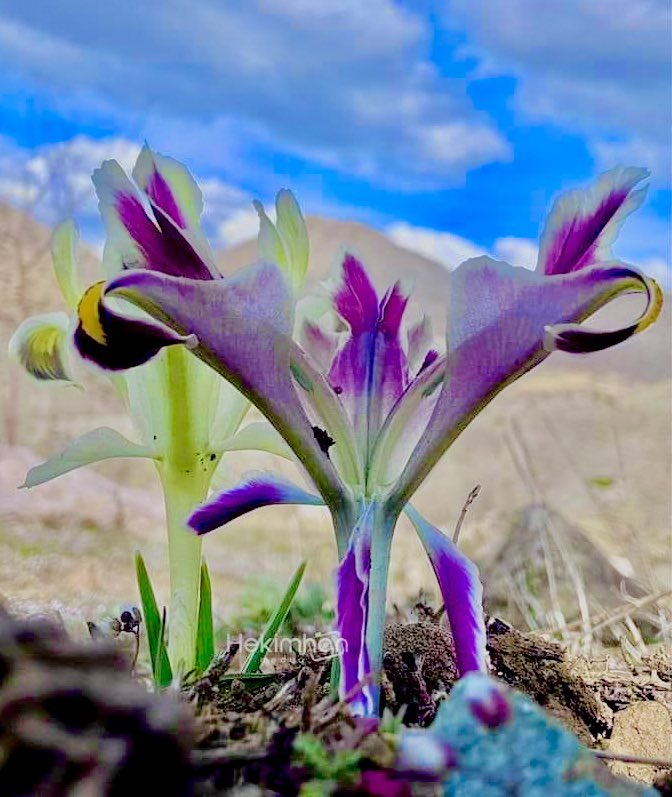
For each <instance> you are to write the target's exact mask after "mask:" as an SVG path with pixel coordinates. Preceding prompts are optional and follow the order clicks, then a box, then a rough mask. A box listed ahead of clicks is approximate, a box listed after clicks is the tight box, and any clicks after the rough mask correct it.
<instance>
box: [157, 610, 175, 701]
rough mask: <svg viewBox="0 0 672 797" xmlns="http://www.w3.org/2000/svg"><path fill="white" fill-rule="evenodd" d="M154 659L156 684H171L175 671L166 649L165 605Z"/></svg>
mask: <svg viewBox="0 0 672 797" xmlns="http://www.w3.org/2000/svg"><path fill="white" fill-rule="evenodd" d="M154 660H155V661H156V667H155V669H154V683H155V684H156V686H160V687H161V686H170V683H171V681H172V680H173V671H172V669H171V666H170V660H169V658H168V651H167V650H166V608H165V606H164V608H163V612H162V613H161V625H160V627H159V635H158V638H157V647H156V650H155V651H154Z"/></svg>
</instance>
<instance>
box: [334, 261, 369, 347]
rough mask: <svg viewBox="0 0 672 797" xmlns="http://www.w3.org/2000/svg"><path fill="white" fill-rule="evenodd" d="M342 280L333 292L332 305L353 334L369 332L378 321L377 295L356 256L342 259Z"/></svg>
mask: <svg viewBox="0 0 672 797" xmlns="http://www.w3.org/2000/svg"><path fill="white" fill-rule="evenodd" d="M342 268H343V281H342V283H341V285H340V287H339V288H338V290H337V291H336V293H335V294H334V306H335V308H336V310H337V311H338V312H339V314H340V315H341V317H342V318H343V319H344V320H345V321H347V322H348V324H349V325H350V329H351V330H352V333H353V334H360V333H362V332H371V331H372V330H374V329H375V327H376V324H377V322H378V296H377V295H376V289H375V288H374V287H373V285H372V284H371V280H370V279H369V276H368V274H367V273H366V271H365V270H364V267H363V266H362V264H361V263H360V262H359V260H357V258H356V257H354V256H353V255H350V254H346V256H345V258H344V259H343V266H342Z"/></svg>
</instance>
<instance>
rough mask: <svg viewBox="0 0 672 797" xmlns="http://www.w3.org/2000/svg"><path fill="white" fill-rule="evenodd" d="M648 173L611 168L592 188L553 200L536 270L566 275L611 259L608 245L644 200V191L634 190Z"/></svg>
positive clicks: (644, 170)
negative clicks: (625, 220)
mask: <svg viewBox="0 0 672 797" xmlns="http://www.w3.org/2000/svg"><path fill="white" fill-rule="evenodd" d="M648 174H649V173H648V171H647V170H646V169H637V168H632V167H630V168H617V169H612V170H611V171H610V172H607V173H606V174H604V175H602V177H601V178H600V180H599V181H598V182H597V183H596V184H595V185H594V186H591V187H590V188H587V189H580V190H577V191H572V192H569V193H567V194H565V195H563V196H561V197H560V198H559V199H558V200H556V202H555V204H554V206H553V208H552V210H551V213H550V214H549V217H548V221H547V222H546V226H545V228H544V232H543V233H542V237H541V245H540V251H539V262H538V265H537V270H538V271H542V272H543V273H545V274H549V275H550V274H567V273H569V272H570V271H576V270H577V269H580V268H583V267H585V266H588V265H591V264H593V263H596V262H603V261H605V260H609V259H611V255H610V252H609V246H610V244H611V242H612V241H613V239H614V238H615V236H616V234H617V233H618V229H619V228H620V226H621V224H622V223H623V221H624V219H625V218H626V217H627V216H628V215H629V214H630V213H632V211H633V210H635V209H636V208H637V207H638V206H639V205H640V204H641V202H642V200H643V199H644V192H643V191H641V190H640V191H633V189H634V187H635V186H636V185H637V183H640V182H641V181H642V180H643V179H645V178H646V177H648Z"/></svg>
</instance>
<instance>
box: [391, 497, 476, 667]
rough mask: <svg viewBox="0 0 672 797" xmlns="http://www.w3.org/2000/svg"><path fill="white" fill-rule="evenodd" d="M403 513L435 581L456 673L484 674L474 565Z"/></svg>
mask: <svg viewBox="0 0 672 797" xmlns="http://www.w3.org/2000/svg"><path fill="white" fill-rule="evenodd" d="M404 511H405V513H406V515H407V516H408V517H409V518H410V520H411V522H412V523H413V526H414V527H415V530H416V531H417V533H418V536H419V537H420V540H421V542H422V544H423V546H424V548H425V550H426V551H427V555H428V556H429V561H430V562H431V565H432V569H433V570H434V574H435V575H436V579H437V581H438V582H439V587H440V589H441V597H442V598H443V603H444V606H445V609H446V616H447V617H448V622H449V623H450V632H451V634H452V637H453V644H454V645H455V658H456V662H457V668H458V672H459V674H460V675H461V676H462V675H464V674H465V673H467V672H473V671H479V672H486V671H487V661H486V647H485V646H486V633H485V616H484V614H483V587H482V585H481V581H480V579H479V576H478V569H477V567H476V565H475V564H474V563H473V562H472V561H471V560H470V559H469V558H468V557H466V556H465V555H464V554H463V553H462V552H461V551H460V550H459V548H458V547H457V546H456V545H455V544H454V543H453V542H452V541H451V540H449V539H448V537H446V536H445V534H442V533H441V532H440V531H439V530H438V529H437V528H436V527H435V526H432V524H431V523H429V522H428V521H427V520H425V519H424V518H423V517H422V515H420V514H419V513H418V512H417V511H416V510H415V509H414V508H413V507H412V506H411V505H410V504H407V505H406V508H405V510H404Z"/></svg>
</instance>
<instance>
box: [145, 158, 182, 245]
mask: <svg viewBox="0 0 672 797" xmlns="http://www.w3.org/2000/svg"><path fill="white" fill-rule="evenodd" d="M145 190H146V192H147V196H148V197H149V198H150V199H151V200H152V202H153V203H154V204H155V205H156V206H157V207H159V208H161V210H162V211H163V212H164V213H165V214H166V215H167V216H169V217H170V218H171V219H172V220H173V221H174V222H175V224H176V225H177V226H178V227H179V228H180V229H182V230H185V229H186V228H187V222H186V220H185V218H184V216H183V215H182V212H181V211H180V208H179V205H178V204H177V200H176V199H175V197H174V196H173V192H172V191H171V190H170V186H169V185H168V183H167V182H166V180H165V179H164V177H163V175H162V174H161V172H160V171H159V170H158V169H157V168H156V165H154V170H153V171H152V173H151V175H150V177H149V180H148V181H147V188H146V189H145Z"/></svg>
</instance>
